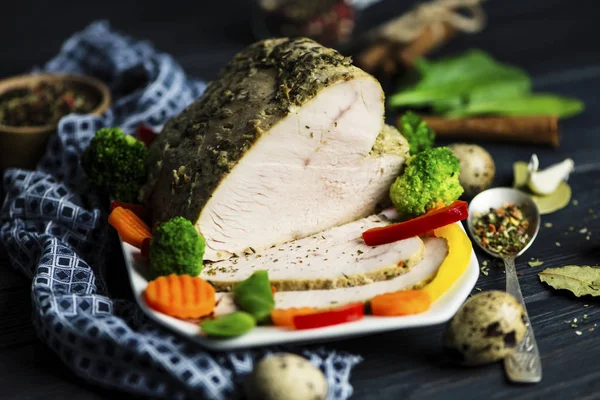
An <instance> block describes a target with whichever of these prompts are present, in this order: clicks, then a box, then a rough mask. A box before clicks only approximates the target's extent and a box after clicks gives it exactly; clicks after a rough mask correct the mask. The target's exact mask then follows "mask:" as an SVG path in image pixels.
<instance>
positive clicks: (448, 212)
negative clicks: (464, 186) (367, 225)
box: [362, 200, 469, 246]
mask: <svg viewBox="0 0 600 400" xmlns="http://www.w3.org/2000/svg"><path fill="white" fill-rule="evenodd" d="M468 216H469V209H468V206H467V202H466V201H461V200H456V201H455V202H454V203H452V204H450V205H449V206H446V207H443V208H439V209H436V210H433V211H431V212H428V213H427V214H424V215H421V216H419V217H417V218H413V219H409V220H408V221H404V222H398V223H396V224H392V225H388V226H383V227H380V228H372V229H369V230H367V231H365V232H363V234H362V237H363V239H364V240H365V243H366V244H367V245H369V246H377V245H380V244H387V243H392V242H397V241H398V240H403V239H408V238H410V237H413V236H419V235H423V234H425V233H427V232H430V231H432V230H434V229H437V228H441V227H442V226H446V225H450V224H452V223H454V222H457V221H461V220H463V219H466V218H467V217H468Z"/></svg>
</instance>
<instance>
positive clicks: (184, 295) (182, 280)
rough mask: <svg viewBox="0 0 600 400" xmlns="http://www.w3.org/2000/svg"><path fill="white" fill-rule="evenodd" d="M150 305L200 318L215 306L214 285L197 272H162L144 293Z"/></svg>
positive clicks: (154, 307)
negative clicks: (193, 273) (177, 273)
mask: <svg viewBox="0 0 600 400" xmlns="http://www.w3.org/2000/svg"><path fill="white" fill-rule="evenodd" d="M144 297H145V299H146V303H148V306H150V308H152V309H154V310H156V311H159V312H161V313H163V314H167V315H170V316H172V317H176V318H186V319H189V318H200V317H204V316H207V315H209V314H210V313H212V312H213V310H214V309H215V304H216V301H215V288H214V287H213V286H212V285H211V284H210V283H208V282H206V281H205V280H203V279H201V278H198V277H196V276H194V277H192V276H190V275H176V274H172V275H169V276H161V277H158V278H156V279H155V280H153V281H150V282H148V286H147V287H146V291H145V293H144Z"/></svg>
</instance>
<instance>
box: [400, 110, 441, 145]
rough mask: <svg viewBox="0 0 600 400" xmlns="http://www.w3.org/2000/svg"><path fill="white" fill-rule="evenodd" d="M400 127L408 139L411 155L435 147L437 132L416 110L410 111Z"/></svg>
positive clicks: (401, 119)
mask: <svg viewBox="0 0 600 400" xmlns="http://www.w3.org/2000/svg"><path fill="white" fill-rule="evenodd" d="M398 125H399V127H398V129H399V130H400V132H401V133H402V135H403V136H404V137H405V138H406V140H407V141H408V146H409V151H410V154H411V155H416V154H418V153H420V152H422V151H423V150H427V149H430V148H432V147H433V142H434V141H435V132H434V131H433V130H432V129H431V128H430V127H429V125H427V123H426V122H425V121H423V120H422V119H421V117H419V116H418V115H417V114H415V113H414V112H411V111H408V112H407V113H406V114H404V115H403V116H402V117H400V121H399V123H398Z"/></svg>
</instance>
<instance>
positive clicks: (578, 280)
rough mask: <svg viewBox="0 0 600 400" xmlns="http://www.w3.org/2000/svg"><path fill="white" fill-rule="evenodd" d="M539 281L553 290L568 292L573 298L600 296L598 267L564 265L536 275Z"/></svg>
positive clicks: (599, 270) (599, 269) (599, 267)
mask: <svg viewBox="0 0 600 400" xmlns="http://www.w3.org/2000/svg"><path fill="white" fill-rule="evenodd" d="M538 276H539V277H540V281H542V282H544V283H547V284H548V285H550V286H552V287H553V288H554V289H564V290H569V291H570V292H572V293H573V294H574V295H575V296H577V297H581V296H585V295H589V296H600V266H594V267H590V266H578V265H566V266H564V267H557V268H546V269H545V270H543V271H542V272H540V273H538Z"/></svg>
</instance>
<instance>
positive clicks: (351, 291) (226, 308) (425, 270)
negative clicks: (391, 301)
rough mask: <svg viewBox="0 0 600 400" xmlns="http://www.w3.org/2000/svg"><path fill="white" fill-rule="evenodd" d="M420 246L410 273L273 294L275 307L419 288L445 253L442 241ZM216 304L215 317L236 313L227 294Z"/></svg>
mask: <svg viewBox="0 0 600 400" xmlns="http://www.w3.org/2000/svg"><path fill="white" fill-rule="evenodd" d="M424 243H425V255H424V257H423V260H421V261H420V262H419V263H417V264H416V265H415V266H414V267H413V268H412V269H410V271H408V272H406V273H405V274H402V275H400V276H398V277H396V278H393V279H390V280H387V281H380V282H373V283H370V284H368V285H363V286H356V287H349V288H339V289H330V290H311V291H309V292H298V291H294V292H292V291H288V292H277V293H276V294H275V307H276V308H280V309H285V308H294V307H315V308H329V307H336V306H341V305H344V304H349V303H361V302H363V303H364V302H367V301H368V300H370V299H372V298H373V297H375V296H377V295H379V294H383V293H390V292H396V291H399V290H409V289H415V288H421V287H423V286H425V284H427V283H428V282H429V281H431V279H433V277H434V276H435V274H436V273H437V270H438V269H439V267H440V265H441V264H442V262H443V261H444V259H445V258H446V255H447V254H448V246H447V245H446V241H445V240H444V239H438V238H427V239H425V240H424ZM217 302H218V304H217V307H216V308H215V315H217V316H218V315H224V314H229V313H231V312H233V311H235V310H236V305H235V303H234V301H233V296H232V294H231V293H217Z"/></svg>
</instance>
